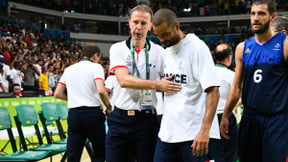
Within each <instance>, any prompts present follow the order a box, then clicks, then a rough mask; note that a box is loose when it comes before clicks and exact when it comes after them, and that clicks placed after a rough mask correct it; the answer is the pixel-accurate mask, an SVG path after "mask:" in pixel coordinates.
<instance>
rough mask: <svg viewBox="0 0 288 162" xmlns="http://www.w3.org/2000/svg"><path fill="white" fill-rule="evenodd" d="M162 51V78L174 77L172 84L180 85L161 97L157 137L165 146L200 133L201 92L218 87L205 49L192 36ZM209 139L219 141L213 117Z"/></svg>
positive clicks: (217, 81) (214, 72) (203, 104)
mask: <svg viewBox="0 0 288 162" xmlns="http://www.w3.org/2000/svg"><path fill="white" fill-rule="evenodd" d="M166 50H167V52H168V53H167V54H166V56H165V58H164V74H165V76H166V77H167V76H169V75H174V79H173V80H174V81H175V82H178V83H181V85H182V89H181V90H180V91H179V92H177V93H165V95H164V103H163V108H164V113H163V117H162V121H161V127H160V131H159V137H160V139H161V141H164V142H168V143H177V142H184V141H192V140H194V138H195V136H196V135H197V134H198V132H199V131H200V128H201V125H202V121H203V116H204V114H205V109H206V107H205V104H206V92H205V90H206V89H207V88H209V87H211V86H219V80H218V78H217V74H216V70H215V65H214V62H213V60H212V56H211V53H210V50H209V48H208V47H207V45H206V44H205V43H204V42H203V41H202V40H200V39H199V38H198V37H197V36H196V35H194V34H188V35H186V37H185V38H184V39H182V40H181V41H180V42H179V43H178V44H176V45H174V46H172V47H169V48H167V49H166ZM210 138H217V139H220V133H219V125H218V121H217V116H216V114H215V117H214V119H213V123H212V126H211V129H210Z"/></svg>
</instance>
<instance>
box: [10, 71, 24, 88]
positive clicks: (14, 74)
mask: <svg viewBox="0 0 288 162" xmlns="http://www.w3.org/2000/svg"><path fill="white" fill-rule="evenodd" d="M23 76H24V74H23V73H22V72H21V71H20V70H17V69H12V70H11V75H10V78H11V80H12V83H13V84H19V85H20V87H22V86H21V82H22V77H23Z"/></svg>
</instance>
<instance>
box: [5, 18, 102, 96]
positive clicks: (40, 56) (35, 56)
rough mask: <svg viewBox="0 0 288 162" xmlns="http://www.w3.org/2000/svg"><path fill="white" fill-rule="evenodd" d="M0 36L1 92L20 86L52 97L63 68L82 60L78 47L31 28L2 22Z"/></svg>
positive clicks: (24, 89)
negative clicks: (14, 85) (15, 85)
mask: <svg viewBox="0 0 288 162" xmlns="http://www.w3.org/2000/svg"><path fill="white" fill-rule="evenodd" d="M0 36H1V37H0V64H1V67H2V68H1V71H0V73H1V77H0V82H1V84H2V85H3V87H4V90H3V89H2V88H0V92H1V91H2V92H12V87H13V84H20V87H21V90H22V91H43V95H52V94H53V90H54V88H55V86H56V83H57V81H58V80H59V78H60V76H61V74H62V72H63V71H64V69H65V68H66V67H67V66H69V65H71V64H74V63H75V62H78V61H79V60H80V59H81V58H82V53H81V45H79V44H76V43H71V42H65V39H64V38H63V37H59V36H57V37H48V36H46V35H44V34H43V33H41V31H37V30H34V29H32V28H31V29H27V28H24V27H21V26H18V25H16V24H9V23H7V22H5V21H1V22H0ZM105 64H107V63H105Z"/></svg>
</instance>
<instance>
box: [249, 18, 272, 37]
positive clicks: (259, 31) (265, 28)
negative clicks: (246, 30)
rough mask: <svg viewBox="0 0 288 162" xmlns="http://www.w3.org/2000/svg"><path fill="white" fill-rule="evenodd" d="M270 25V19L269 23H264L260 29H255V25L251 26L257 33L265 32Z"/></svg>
mask: <svg viewBox="0 0 288 162" xmlns="http://www.w3.org/2000/svg"><path fill="white" fill-rule="evenodd" d="M269 26H270V21H268V22H267V23H265V24H263V25H262V26H261V28H259V29H255V30H253V27H251V29H252V32H253V33H255V34H263V33H265V32H266V31H267V30H268V29H269Z"/></svg>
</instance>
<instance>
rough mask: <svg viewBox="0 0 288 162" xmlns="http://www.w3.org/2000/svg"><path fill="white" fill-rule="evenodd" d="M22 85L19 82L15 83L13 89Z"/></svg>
mask: <svg viewBox="0 0 288 162" xmlns="http://www.w3.org/2000/svg"><path fill="white" fill-rule="evenodd" d="M18 86H19V87H20V84H18V83H14V84H13V85H12V87H13V89H14V88H15V87H18Z"/></svg>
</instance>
